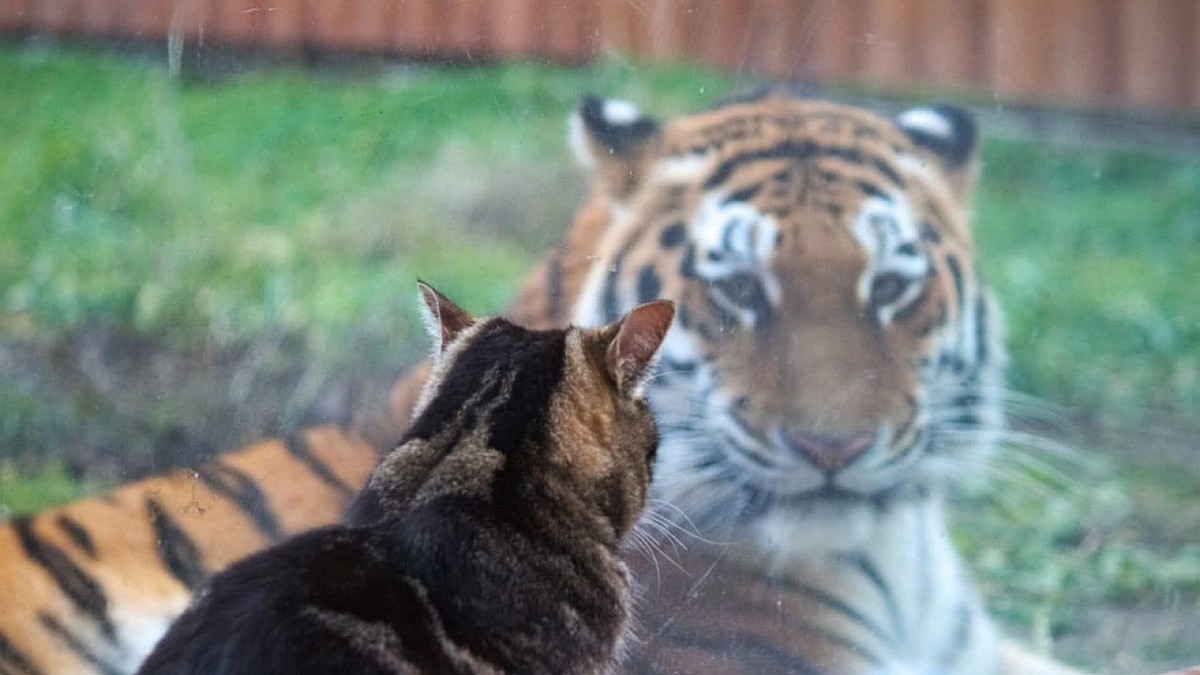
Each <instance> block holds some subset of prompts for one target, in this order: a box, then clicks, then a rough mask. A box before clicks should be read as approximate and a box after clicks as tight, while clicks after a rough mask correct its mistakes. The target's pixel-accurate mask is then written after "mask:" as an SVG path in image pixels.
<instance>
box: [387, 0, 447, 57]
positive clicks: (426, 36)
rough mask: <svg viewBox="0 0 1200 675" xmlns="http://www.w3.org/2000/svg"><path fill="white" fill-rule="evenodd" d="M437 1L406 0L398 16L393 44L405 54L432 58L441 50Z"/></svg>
mask: <svg viewBox="0 0 1200 675" xmlns="http://www.w3.org/2000/svg"><path fill="white" fill-rule="evenodd" d="M438 14H439V13H438V5H437V0H405V2H403V3H401V5H400V7H399V8H398V11H397V16H396V35H395V39H394V42H393V44H394V45H395V46H396V49H397V50H399V51H400V52H401V53H403V54H408V55H411V56H431V55H433V54H434V53H435V52H438V51H440V50H441V42H440V39H439V37H438V29H439V25H438V21H439V16H438Z"/></svg>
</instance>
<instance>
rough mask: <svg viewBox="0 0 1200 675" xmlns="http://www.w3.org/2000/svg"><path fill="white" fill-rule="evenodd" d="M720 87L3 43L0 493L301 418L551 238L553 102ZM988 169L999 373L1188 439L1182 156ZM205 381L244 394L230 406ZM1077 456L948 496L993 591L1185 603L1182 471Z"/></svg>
mask: <svg viewBox="0 0 1200 675" xmlns="http://www.w3.org/2000/svg"><path fill="white" fill-rule="evenodd" d="M738 84H745V83H737V82H733V81H731V80H730V79H728V78H724V77H720V76H718V75H715V74H713V73H710V72H706V71H703V70H699V69H691V68H671V69H659V68H653V69H652V68H646V67H643V66H639V65H637V64H631V63H628V62H624V61H620V60H616V59H613V60H609V61H605V62H603V63H601V64H598V65H596V66H594V67H589V68H581V69H562V68H552V67H547V66H542V65H536V64H514V65H508V66H486V67H471V68H432V67H430V68H425V67H413V68H403V69H401V68H395V69H390V70H388V69H384V70H379V69H375V70H371V71H367V72H352V71H346V70H339V71H335V70H318V71H305V70H299V69H292V68H287V67H284V68H279V69H272V70H269V71H249V72H246V73H243V74H241V75H237V76H234V77H230V78H227V79H223V80H219V81H217V82H215V83H207V84H205V83H198V82H195V81H185V82H182V83H180V82H173V81H171V80H169V79H168V77H167V76H166V73H165V68H164V66H163V64H161V63H157V62H154V63H151V62H146V61H137V60H131V59H126V58H115V57H105V56H97V55H96V54H94V53H90V52H85V51H75V50H42V49H31V48H25V47H18V46H11V45H10V46H7V47H0V91H3V92H6V95H5V96H2V97H0V147H2V148H4V152H3V153H0V223H3V227H0V348H2V349H0V373H5V374H6V375H5V376H4V377H0V448H4V449H5V450H4V451H3V453H0V505H3V508H4V509H6V510H7V511H9V512H22V511H27V510H34V509H37V508H41V507H44V506H46V505H49V504H53V503H57V502H60V501H64V500H67V499H69V498H72V497H74V496H76V495H78V494H80V493H81V490H83V489H86V488H84V487H80V486H79V484H78V483H76V482H75V481H74V480H73V479H71V478H70V477H69V475H71V473H72V472H73V471H74V470H75V469H76V468H78V467H76V466H74V464H72V462H73V461H74V460H73V458H76V455H78V454H80V453H83V454H85V455H87V456H89V457H90V456H91V455H92V454H95V453H97V452H108V453H110V454H111V458H112V461H113V462H114V463H115V465H116V466H126V465H123V464H121V461H125V460H126V459H127V458H128V456H133V455H138V456H142V457H143V459H144V461H143V464H144V465H145V466H149V467H153V466H155V462H156V461H159V460H157V459H156V458H157V457H158V455H157V454H156V453H157V452H159V451H160V450H161V448H158V447H157V446H158V444H161V443H162V439H167V440H171V439H174V438H175V435H176V434H182V435H183V436H185V437H186V436H187V435H188V434H189V433H191V431H190V430H191V429H199V430H201V432H203V431H205V430H209V431H211V429H212V428H213V427H214V420H219V423H218V424H215V426H218V427H224V426H226V425H229V424H233V420H234V418H237V417H239V416H241V415H240V414H238V412H237V411H242V410H245V409H247V408H248V407H249V406H250V405H251V404H254V403H256V402H257V401H256V400H257V399H266V401H265V403H263V405H265V406H267V407H266V408H265V409H264V411H262V412H261V416H270V417H271V418H274V417H287V416H288V415H292V417H293V418H294V419H293V423H298V422H299V421H303V420H304V419H307V418H306V417H304V414H306V413H304V411H305V410H308V409H309V408H311V407H312V406H313V405H314V404H313V401H314V400H316V399H315V398H314V396H315V395H313V396H299V395H296V396H295V397H294V398H295V399H296V400H291V399H287V397H288V396H292V395H293V394H292V392H293V391H296V390H299V391H310V392H311V391H316V390H319V389H321V388H322V386H323V385H324V384H327V383H328V382H329V381H331V378H333V379H336V377H337V374H339V373H342V374H348V375H347V376H352V377H364V378H370V377H374V378H376V379H377V380H380V381H384V382H386V380H387V379H389V378H390V377H392V376H394V374H395V373H396V372H399V370H400V369H401V368H403V366H404V365H405V364H407V363H411V361H412V360H413V359H415V358H416V357H417V356H419V355H420V353H422V349H423V348H422V347H421V346H420V344H419V340H418V339H417V333H418V332H419V331H418V330H417V329H416V326H417V321H416V319H415V315H414V312H413V307H414V292H413V280H414V278H415V277H418V276H420V277H424V278H427V279H429V280H431V281H433V282H434V283H435V284H437V285H438V286H439V287H440V288H442V289H443V290H444V291H446V292H447V293H449V294H450V295H452V296H453V297H455V298H456V299H459V300H460V301H461V302H462V303H463V304H465V305H467V306H468V307H470V308H471V309H473V310H475V311H478V312H490V311H494V310H496V309H498V308H500V307H502V306H503V305H504V304H505V302H506V301H507V299H508V298H509V297H510V294H511V291H512V289H513V285H514V284H515V282H516V280H517V279H518V278H519V276H520V275H521V274H522V273H523V272H524V271H525V270H527V269H528V268H529V267H531V266H532V264H533V262H534V261H535V260H536V259H537V258H538V256H539V255H540V254H541V251H542V250H543V249H544V248H545V247H546V246H547V245H549V244H550V243H551V242H553V241H554V240H555V238H556V236H557V233H558V232H560V231H561V229H562V228H563V227H564V225H565V223H566V221H567V219H568V218H569V215H570V213H571V210H572V209H573V207H574V205H575V201H576V200H577V198H578V196H579V195H580V194H581V187H580V184H581V183H582V180H583V179H582V176H581V175H580V174H578V173H576V172H575V171H574V170H573V169H572V168H571V165H572V161H571V160H570V158H569V157H568V153H567V151H566V148H565V141H564V137H565V133H564V132H565V127H564V119H565V117H566V114H567V112H568V111H569V110H570V109H571V108H572V106H574V105H575V103H576V102H577V100H578V98H579V97H580V96H581V95H582V94H583V93H585V92H599V93H603V94H612V95H618V96H621V97H624V98H628V99H630V100H633V101H636V102H638V103H639V104H642V105H643V106H644V107H645V108H646V109H648V110H651V111H654V112H656V113H659V114H662V115H671V114H675V113H679V112H684V111H688V110H696V109H699V108H701V107H703V106H705V105H707V104H708V103H710V102H711V101H713V100H714V99H717V98H719V97H721V96H722V95H724V94H726V93H729V92H731V91H734V90H735V89H736V88H738V87H737V85H738ZM985 124H986V119H985ZM984 159H985V164H984V169H983V172H982V176H981V183H980V188H979V191H978V194H977V200H976V209H975V212H976V232H977V239H978V248H979V257H980V262H981V265H982V267H983V269H984V271H985V272H986V274H987V278H988V279H989V281H990V282H991V283H992V286H993V287H994V288H995V289H996V291H997V293H998V295H999V296H1000V299H1001V301H1002V304H1003V305H1004V306H1005V308H1006V309H1007V315H1008V325H1009V335H1010V340H1009V344H1010V348H1011V353H1012V361H1013V368H1012V371H1013V382H1014V385H1013V386H1014V388H1015V389H1018V390H1020V391H1023V392H1027V393H1030V394H1032V395H1034V396H1036V397H1039V398H1040V399H1043V400H1045V401H1047V402H1053V403H1046V404H1044V406H1041V407H1044V408H1047V409H1051V410H1055V409H1057V410H1059V411H1060V412H1059V414H1061V415H1062V416H1063V417H1065V418H1066V419H1067V420H1078V419H1084V420H1092V421H1100V422H1103V423H1104V425H1107V426H1108V427H1110V428H1111V427H1115V428H1118V429H1120V430H1122V431H1123V432H1124V435H1125V437H1134V438H1138V437H1139V436H1141V437H1142V438H1140V440H1139V441H1138V442H1141V443H1143V444H1145V443H1146V442H1148V441H1147V440H1146V439H1147V438H1149V436H1151V434H1141V433H1140V430H1141V429H1142V428H1143V427H1145V428H1150V425H1151V424H1153V425H1154V427H1153V428H1154V429H1155V430H1156V431H1161V430H1162V427H1166V428H1168V429H1175V430H1177V432H1176V433H1177V436H1178V437H1179V438H1181V439H1182V440H1181V441H1179V442H1177V443H1176V446H1181V447H1183V448H1184V449H1185V454H1186V450H1188V449H1193V450H1194V447H1195V441H1194V440H1188V439H1194V435H1192V434H1194V432H1195V429H1196V428H1197V427H1200V416H1198V415H1197V413H1196V411H1197V410H1200V302H1197V301H1196V300H1197V293H1196V290H1195V289H1196V288H1197V287H1200V158H1181V157H1175V156H1169V155H1166V154H1162V153H1154V152H1152V151H1149V150H1138V151H1112V150H1093V149H1088V148H1086V147H1083V148H1081V147H1071V148H1065V147H1055V146H1051V145H1046V144H1044V143H1040V142H1035V141H1012V140H1006V141H1002V140H998V139H989V140H987V142H986V143H985V146H984ZM97 332H99V333H101V334H102V335H104V336H108V335H110V334H111V335H116V336H118V337H119V338H120V339H119V340H116V341H115V344H117V345H118V347H119V346H120V345H121V344H125V342H128V343H130V344H133V345H137V346H140V347H150V348H152V349H151V351H153V352H154V353H155V354H159V355H165V357H169V359H168V361H169V362H171V363H192V364H196V365H194V366H193V367H192V368H191V370H187V371H185V372H184V373H183V375H186V377H184V376H183V375H180V376H177V375H176V374H175V373H174V371H169V370H168V371H167V372H166V374H165V375H164V374H162V373H159V371H160V370H161V369H162V366H161V364H158V363H157V362H156V361H154V362H150V363H146V364H143V363H141V361H140V360H139V358H138V357H137V356H136V355H134V356H129V355H128V354H126V352H128V351H129V350H128V349H126V350H124V351H122V350H121V349H117V348H108V347H106V349H108V351H103V352H102V353H103V354H106V355H113V356H116V357H120V359H119V360H118V361H117V362H116V363H115V364H109V365H108V367H107V370H105V369H104V368H100V369H99V370H100V372H99V374H98V375H97V374H96V373H95V372H93V371H94V370H96V368H97V366H96V365H95V364H91V365H89V362H88V361H87V359H86V358H84V357H85V356H86V354H87V353H88V345H91V344H93V343H94V342H95V338H94V336H95V335H96V334H97ZM106 339H107V338H106ZM101 344H103V345H108V344H109V342H103V341H101ZM261 344H269V345H272V346H273V347H272V349H271V350H267V352H266V356H263V355H260V354H258V353H257V352H256V351H255V349H256V345H261ZM135 351H136V350H135ZM64 354H66V355H67V356H71V357H72V358H73V359H74V360H72V359H66V361H63V358H62V357H63V355H64ZM78 354H83V355H84V356H79V357H77V358H76V356H77V355H78ZM165 357H164V358H165ZM151 361H153V360H151ZM60 362H65V363H66V365H65V366H62V365H57V366H56V365H55V364H56V363H60ZM31 364H32V365H31ZM46 369H48V370H46ZM208 370H212V371H213V374H209V375H206V374H205V372H206V371H208ZM77 371H82V372H77ZM128 371H137V372H138V373H140V374H138V375H136V376H131V377H132V379H130V380H128V381H126V380H121V379H119V377H120V374H121V373H124V372H128ZM47 373H49V374H47ZM246 373H259V374H258V375H254V377H255V378H258V379H253V378H251V379H250V380H249V381H250V384H245V383H242V384H239V383H238V382H237V381H236V380H239V379H240V378H242V377H243V375H245V374H246ZM264 373H265V374H264ZM8 375H12V376H11V377H10V376H8ZM114 377H116V378H118V380H117V382H116V383H115V384H113V383H108V384H107V385H105V382H106V378H114ZM247 377H248V376H247ZM138 378H143V379H138ZM206 378H207V379H206ZM289 378H290V379H289ZM226 380H235V381H234V382H232V383H228V382H226ZM259 380H267V381H268V383H267V384H264V385H261V386H260V385H259V384H256V383H257V382H259ZM81 383H82V384H81ZM147 383H150V384H153V385H154V386H150V384H147ZM210 390H211V391H210ZM230 390H236V391H238V392H240V393H238V394H237V395H236V396H231V395H230V393H229V392H230ZM189 392H191V393H193V394H194V396H195V398H196V399H197V400H196V401H193V402H188V401H184V400H181V399H183V398H186V395H187V394H188V393H189ZM212 392H216V394H215V395H216V396H220V397H226V398H231V400H232V402H231V403H229V404H228V406H227V407H225V408H221V409H219V410H217V409H215V408H213V405H214V404H213V403H212V400H211V397H210V396H209V394H210V393H212ZM264 392H265V393H264ZM276 397H278V398H281V399H287V400H285V401H284V403H282V404H277V403H276V401H275V398H276ZM276 405H279V406H282V410H283V412H279V411H277V410H276V408H275V406H276ZM1055 406H1058V407H1057V408H1056V407H1055ZM1035 407H1037V406H1035ZM293 409H294V410H296V411H299V412H295V413H294V414H293V413H292V412H289V411H292V410H293ZM189 416H190V417H191V418H194V420H193V421H192V422H191V423H190V424H191V425H192V426H190V427H189V426H186V425H185V426H184V427H183V428H182V431H181V430H180V429H179V428H178V427H177V424H176V423H177V422H178V420H179V419H181V418H185V417H189ZM1036 416H1037V415H1035V417H1036ZM129 428H133V429H134V430H135V431H136V432H137V433H138V434H140V436H136V437H134V436H133V435H131V434H132V433H133V432H128V430H129ZM277 428H278V426H273V425H272V424H271V423H263V424H261V425H259V426H248V427H246V429H244V430H243V431H242V432H239V433H241V434H242V435H236V434H233V433H232V432H231V433H230V435H227V436H222V435H217V436H216V438H215V440H214V439H212V438H209V439H208V440H207V445H205V444H204V443H198V444H197V445H198V446H199V448H200V449H199V451H198V452H200V456H201V457H202V456H204V453H205V452H213V451H217V450H220V449H223V448H229V447H236V446H237V445H238V444H240V443H242V442H245V440H248V439H251V438H254V437H257V436H260V435H262V434H263V433H268V432H272V431H273V430H275V429H277ZM126 432H128V433H126ZM123 434H124V435H123ZM1169 435H1170V434H1167V436H1169ZM168 445H169V444H168ZM1076 445H1077V446H1078V448H1077V453H1078V454H1076V455H1069V454H1068V455H1067V456H1054V455H1051V456H1046V455H1045V454H1044V453H1039V452H1037V451H1035V450H1030V449H1024V450H1020V451H1018V452H1015V453H1012V454H1010V455H1008V458H1007V459H1002V460H1001V462H1000V464H999V466H998V469H997V474H998V475H999V480H995V481H993V482H991V484H990V487H987V488H984V489H981V490H974V491H970V492H968V494H967V495H966V496H965V497H963V498H962V500H961V502H960V503H961V509H960V510H959V511H960V512H959V518H958V523H959V529H958V530H957V531H956V535H955V536H956V539H958V543H959V544H960V546H961V548H962V549H963V550H964V551H965V552H966V554H967V555H968V557H969V559H971V560H972V561H973V564H974V566H975V569H976V574H977V576H978V577H979V579H980V582H981V584H982V585H983V586H984V589H985V592H986V595H987V597H988V598H989V600H990V601H991V603H992V605H993V608H994V609H995V610H996V611H997V612H998V614H999V615H1000V616H1001V617H1003V618H1004V619H1005V620H1006V621H1007V622H1008V623H1010V624H1011V625H1013V626H1015V627H1016V628H1017V630H1018V632H1023V633H1027V634H1032V635H1034V636H1035V637H1037V636H1045V635H1052V634H1056V633H1058V632H1060V631H1063V630H1067V631H1068V632H1069V631H1081V630H1086V628H1087V627H1086V626H1080V625H1078V624H1077V622H1076V619H1077V618H1078V617H1077V615H1076V614H1075V610H1076V609H1077V608H1079V607H1083V606H1092V605H1104V606H1108V605H1114V604H1115V605H1116V606H1130V605H1135V604H1138V603H1147V602H1157V600H1156V598H1160V597H1162V596H1163V595H1164V593H1169V594H1171V597H1172V598H1174V599H1173V600H1172V602H1175V603H1177V604H1178V603H1182V604H1183V605H1184V606H1193V607H1198V609H1197V610H1196V611H1197V612H1200V605H1198V603H1200V547H1197V545H1196V544H1195V535H1194V531H1193V528H1191V527H1190V526H1189V525H1188V524H1189V523H1190V524H1191V525H1194V524H1195V523H1196V522H1200V496H1198V494H1197V493H1198V492H1200V491H1198V490H1196V481H1197V476H1196V475H1195V472H1194V471H1191V470H1181V469H1179V468H1178V466H1179V465H1178V463H1176V464H1171V463H1170V462H1166V461H1160V460H1159V459H1156V457H1157V454H1156V453H1155V452H1151V450H1152V449H1151V448H1149V447H1141V446H1139V445H1133V446H1132V447H1133V449H1134V450H1135V451H1136V452H1132V453H1120V452H1114V449H1113V447H1112V446H1114V445H1116V441H1115V440H1114V438H1113V437H1106V440H1104V441H1103V442H1101V443H1099V444H1098V445H1103V446H1105V447H1106V449H1105V450H1104V451H1102V452H1096V451H1094V450H1092V449H1091V444H1084V443H1076ZM1126 447H1129V446H1126ZM1120 449H1121V448H1118V450H1120ZM1176 449H1178V447H1177V448H1176ZM72 453H75V454H74V455H73V454H72ZM64 457H65V458H66V459H65V460H64ZM64 462H65V463H64ZM66 464H71V466H70V467H67V466H66ZM68 468H69V469H70V470H68ZM85 468H86V464H85ZM18 469H20V470H18ZM88 475H105V474H103V472H99V471H97V472H93V473H89V474H88ZM108 475H110V476H111V475H112V474H108ZM116 475H120V474H119V473H118V474H116ZM87 487H88V488H93V487H94V484H89V485H88V486H87ZM1189 603H1190V605H1189ZM1177 643H1178V644H1177ZM1187 644H1188V642H1187V641H1186V640H1184V641H1182V642H1179V641H1178V640H1176V639H1175V638H1172V637H1171V636H1166V637H1160V638H1157V642H1155V643H1154V646H1153V650H1152V651H1155V652H1156V653H1166V652H1170V653H1172V654H1176V655H1178V654H1184V655H1187V654H1188V653H1193V652H1188V651H1187V649H1188V647H1187V646H1186V645H1187ZM1179 645H1184V646H1182V647H1180V646H1179ZM1147 649H1150V648H1149V647H1148V648H1147ZM1172 650H1173V651H1172ZM1193 655H1194V656H1196V657H1197V658H1200V654H1194V653H1193Z"/></svg>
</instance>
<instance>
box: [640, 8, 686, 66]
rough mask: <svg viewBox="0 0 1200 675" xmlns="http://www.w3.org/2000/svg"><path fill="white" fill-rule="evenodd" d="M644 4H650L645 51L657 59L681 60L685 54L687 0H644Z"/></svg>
mask: <svg viewBox="0 0 1200 675" xmlns="http://www.w3.org/2000/svg"><path fill="white" fill-rule="evenodd" d="M643 4H645V5H647V6H648V7H647V12H648V19H649V22H648V23H647V24H645V26H646V33H647V37H648V41H647V43H646V46H645V51H644V52H643V53H644V54H645V55H646V56H648V57H649V58H651V59H652V60H655V61H666V62H671V61H679V60H680V59H681V58H682V57H683V54H684V18H683V14H684V11H685V8H686V0H644V2H643Z"/></svg>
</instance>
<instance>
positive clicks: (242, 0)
mask: <svg viewBox="0 0 1200 675" xmlns="http://www.w3.org/2000/svg"><path fill="white" fill-rule="evenodd" d="M210 4H211V16H210V18H209V21H208V22H207V27H206V28H205V36H206V37H209V38H212V39H216V40H220V41H222V42H228V43H232V44H237V45H257V44H261V40H262V36H263V34H264V32H265V27H266V23H267V14H268V11H269V6H268V5H267V3H266V2H265V1H264V0H215V1H213V2H211V3H210Z"/></svg>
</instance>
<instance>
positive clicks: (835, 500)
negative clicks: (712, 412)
mask: <svg viewBox="0 0 1200 675" xmlns="http://www.w3.org/2000/svg"><path fill="white" fill-rule="evenodd" d="M723 422H726V421H724V420H721V419H720V418H716V419H714V418H710V423H709V429H708V431H707V433H706V434H705V436H706V438H705V442H704V443H702V444H700V443H697V442H696V439H694V438H685V437H684V436H683V435H680V436H679V437H673V434H672V431H673V430H672V429H671V428H670V425H669V424H668V425H665V428H663V429H662V431H663V435H662V442H661V446H660V451H659V458H660V465H659V466H660V474H659V477H658V479H657V480H656V486H657V488H658V490H659V492H660V494H661V495H662V496H663V497H664V498H666V499H667V500H668V501H672V502H675V503H678V504H679V505H680V506H683V507H684V508H687V507H688V506H693V507H694V510H693V514H694V515H696V516H699V519H700V520H707V521H710V522H713V523H722V524H726V525H730V524H737V523H742V524H748V523H752V522H757V521H760V520H762V519H764V518H767V517H769V516H771V515H772V514H778V513H780V512H797V513H801V514H805V516H806V517H807V515H808V514H811V513H813V512H815V511H820V512H822V513H824V512H826V511H831V510H833V511H841V510H844V509H846V508H857V507H864V506H866V507H872V506H878V505H881V504H883V503H885V502H887V501H888V500H889V499H891V498H892V497H893V496H895V495H896V494H898V493H901V492H904V491H905V490H907V489H908V488H910V487H913V486H915V485H917V484H918V481H917V478H918V477H919V475H920V474H921V473H922V467H923V465H924V463H926V462H927V461H928V460H929V454H928V450H929V447H930V444H929V433H928V429H927V428H925V426H924V425H923V424H922V423H920V421H918V422H917V423H915V424H914V425H912V426H911V427H910V428H909V430H908V432H907V433H904V434H902V435H901V437H900V438H898V439H897V438H896V437H895V436H894V435H893V434H892V433H891V431H890V428H889V426H888V425H882V426H881V427H880V428H879V431H878V432H877V437H876V441H875V444H873V447H872V448H871V449H868V450H867V451H866V452H865V453H864V455H866V456H865V457H864V461H863V462H862V463H861V465H859V464H858V463H855V464H852V465H851V466H850V467H847V468H846V469H844V470H842V471H839V472H834V473H832V474H828V473H826V472H823V471H821V470H819V469H817V468H816V467H814V466H812V465H811V464H809V463H808V462H806V461H804V460H803V459H802V458H799V457H796V456H795V455H794V454H792V453H789V452H787V451H785V450H783V449H782V448H780V447H779V446H778V445H776V444H773V443H770V442H769V441H767V440H765V439H764V436H765V435H760V434H758V433H755V432H752V431H750V430H748V429H746V428H744V427H741V426H740V425H731V424H729V423H727V422H726V423H723ZM692 433H694V431H693V432H692Z"/></svg>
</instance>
